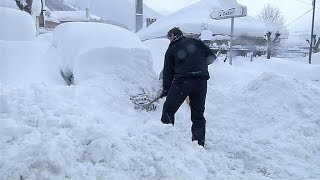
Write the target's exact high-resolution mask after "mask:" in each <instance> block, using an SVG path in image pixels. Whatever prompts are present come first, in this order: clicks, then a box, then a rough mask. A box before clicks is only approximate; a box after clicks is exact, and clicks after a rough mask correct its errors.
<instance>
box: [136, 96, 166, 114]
mask: <svg viewBox="0 0 320 180" xmlns="http://www.w3.org/2000/svg"><path fill="white" fill-rule="evenodd" d="M160 98H161V94H160V95H159V96H157V97H156V98H155V99H154V100H152V101H150V102H148V103H146V104H142V105H141V108H140V109H141V110H150V109H154V107H153V106H151V105H152V104H153V103H154V102H156V101H158V100H159V99H160Z"/></svg>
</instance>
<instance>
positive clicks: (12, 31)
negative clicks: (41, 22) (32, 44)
mask: <svg viewBox="0 0 320 180" xmlns="http://www.w3.org/2000/svg"><path fill="white" fill-rule="evenodd" d="M0 27H1V28H0V40H5V41H31V40H33V39H34V38H35V37H36V27H35V23H34V21H33V19H32V17H31V16H30V15H29V14H28V13H26V12H24V11H20V10H16V9H11V8H5V7H0Z"/></svg>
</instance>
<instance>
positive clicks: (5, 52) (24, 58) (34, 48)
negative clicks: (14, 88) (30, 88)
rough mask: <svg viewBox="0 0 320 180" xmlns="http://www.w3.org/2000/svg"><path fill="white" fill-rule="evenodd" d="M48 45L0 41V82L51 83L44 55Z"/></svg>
mask: <svg viewBox="0 0 320 180" xmlns="http://www.w3.org/2000/svg"><path fill="white" fill-rule="evenodd" d="M48 47H49V44H47V43H43V42H31V41H30V42H29V41H26V42H8V41H0V55H1V58H0V82H2V83H15V84H16V83H17V84H29V83H41V82H44V83H49V84H50V83H51V82H52V80H53V79H51V78H50V76H49V74H48V68H49V69H51V68H53V66H50V67H48V66H47V64H46V59H47V58H48V57H46V53H47V49H48Z"/></svg>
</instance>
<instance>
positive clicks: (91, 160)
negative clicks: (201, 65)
mask: <svg viewBox="0 0 320 180" xmlns="http://www.w3.org/2000/svg"><path fill="white" fill-rule="evenodd" d="M159 42H160V43H162V42H161V41H159ZM153 43H154V44H156V43H155V42H153ZM158 46H160V45H158ZM97 50H98V49H97ZM97 50H95V51H97ZM115 50H116V51H117V50H118V49H115ZM101 51H103V49H101ZM94 54H96V53H93V54H88V56H90V55H94ZM98 54H103V52H99V53H98ZM93 59H96V57H93ZM277 61H278V60H276V59H272V60H268V61H266V59H263V60H262V59H261V60H255V61H254V62H250V60H249V59H247V58H235V61H234V65H233V66H229V65H228V63H224V62H222V61H216V62H215V63H213V65H211V66H210V73H211V75H212V76H213V77H212V78H210V80H209V82H208V95H207V101H206V112H205V115H206V119H207V136H206V137H207V146H206V148H205V149H203V148H202V147H199V146H198V145H197V144H196V143H192V142H191V140H190V137H191V133H190V125H191V122H190V120H189V119H190V108H189V107H188V106H187V105H186V104H183V105H182V107H181V108H180V110H179V111H178V112H177V115H176V124H175V126H174V127H172V126H170V125H163V124H161V122H160V116H161V108H160V109H157V110H156V111H155V112H149V113H147V112H142V111H135V110H133V106H132V104H131V102H130V101H129V99H128V97H127V96H126V95H125V94H123V93H122V92H120V91H119V89H124V88H127V87H130V86H131V85H130V84H129V83H122V82H121V81H120V82H119V81H118V82H117V83H114V84H109V80H108V79H109V78H111V79H112V78H114V77H108V76H100V78H95V79H90V80H88V81H86V82H84V83H81V84H79V85H77V86H70V87H67V86H48V85H45V84H37V85H32V86H26V87H23V88H17V87H14V86H8V85H4V86H2V87H3V89H2V91H1V96H0V102H2V104H3V105H4V106H1V107H0V118H1V120H2V125H1V126H0V135H1V136H0V145H1V146H0V147H1V148H0V162H1V163H0V174H1V176H2V177H3V178H4V179H19V178H20V179H21V178H23V179H63V178H68V179H103V178H106V179H239V178H240V179H295V178H297V179H318V178H319V173H318V169H319V167H320V163H319V162H320V159H319V157H320V154H319V151H318V149H319V147H320V143H319V142H320V141H319V140H320V133H319V128H318V127H319V123H320V122H319V112H320V98H319V97H320V85H319V83H318V82H317V83H316V82H313V81H312V79H308V78H306V79H304V78H299V79H297V78H296V77H294V76H292V74H293V73H294V72H291V73H285V72H283V70H285V69H286V68H285V67H284V66H283V65H286V67H294V66H295V67H297V68H298V67H299V66H300V65H301V64H300V63H295V62H291V61H283V64H279V63H277ZM121 62H122V61H121ZM148 63H150V62H148ZM266 65H267V66H269V67H277V68H275V69H274V70H273V72H270V71H267V72H265V69H267V68H265V66H266ZM252 67H255V68H254V69H253V68H252ZM317 67H318V68H319V66H314V65H309V66H305V67H303V68H301V71H304V72H308V71H309V70H310V69H312V68H317ZM290 69H291V70H292V71H293V69H292V68H290ZM140 70H142V69H140ZM144 70H145V72H147V71H148V70H146V69H144ZM288 71H289V70H288ZM297 74H300V73H297ZM297 77H298V76H297ZM144 83H145V84H147V83H149V82H147V80H146V81H145V82H144ZM162 103H163V100H161V101H160V102H159V104H160V105H161V104H162Z"/></svg>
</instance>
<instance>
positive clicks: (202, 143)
mask: <svg viewBox="0 0 320 180" xmlns="http://www.w3.org/2000/svg"><path fill="white" fill-rule="evenodd" d="M192 141H198V144H199V146H203V147H204V144H205V140H198V139H195V138H194V137H192Z"/></svg>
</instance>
